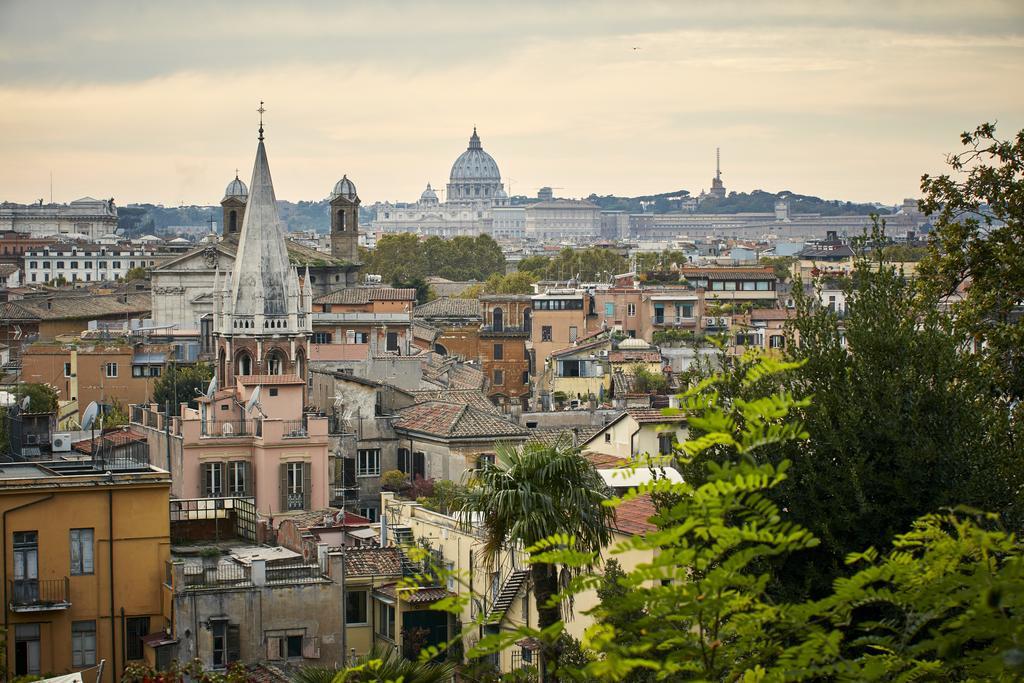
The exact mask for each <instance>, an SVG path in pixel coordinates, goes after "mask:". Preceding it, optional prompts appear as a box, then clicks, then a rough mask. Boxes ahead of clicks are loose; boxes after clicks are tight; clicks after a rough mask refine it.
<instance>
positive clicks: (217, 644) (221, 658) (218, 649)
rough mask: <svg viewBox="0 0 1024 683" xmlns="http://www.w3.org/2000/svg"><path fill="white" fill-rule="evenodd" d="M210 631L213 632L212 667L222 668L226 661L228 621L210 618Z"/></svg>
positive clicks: (225, 665)
mask: <svg viewBox="0 0 1024 683" xmlns="http://www.w3.org/2000/svg"><path fill="white" fill-rule="evenodd" d="M210 631H211V632H212V634H213V668H214V669H223V668H225V667H227V663H228V622H226V621H224V620H223V619H217V620H211V621H210Z"/></svg>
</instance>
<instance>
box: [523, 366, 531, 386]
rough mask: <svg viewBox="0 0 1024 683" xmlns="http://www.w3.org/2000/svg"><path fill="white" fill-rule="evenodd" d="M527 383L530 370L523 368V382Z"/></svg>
mask: <svg viewBox="0 0 1024 683" xmlns="http://www.w3.org/2000/svg"><path fill="white" fill-rule="evenodd" d="M529 383H530V371H529V370H523V384H524V385H526V384H529Z"/></svg>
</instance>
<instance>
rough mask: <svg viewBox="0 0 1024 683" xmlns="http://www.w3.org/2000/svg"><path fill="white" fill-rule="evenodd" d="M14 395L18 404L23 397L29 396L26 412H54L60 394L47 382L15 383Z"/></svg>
mask: <svg viewBox="0 0 1024 683" xmlns="http://www.w3.org/2000/svg"><path fill="white" fill-rule="evenodd" d="M14 397H15V399H16V401H17V403H18V405H19V406H20V405H21V402H22V401H23V400H25V397H28V398H29V404H28V409H27V412H30V413H54V412H56V411H57V400H58V399H59V398H60V395H59V394H58V393H57V390H56V389H54V388H53V387H51V386H50V385H49V384H32V383H27V384H19V385H17V387H16V388H15V390H14Z"/></svg>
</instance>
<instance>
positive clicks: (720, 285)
mask: <svg viewBox="0 0 1024 683" xmlns="http://www.w3.org/2000/svg"><path fill="white" fill-rule="evenodd" d="M723 289H725V283H724V282H722V281H720V280H715V281H714V282H712V283H711V291H713V292H720V291H722V290H723Z"/></svg>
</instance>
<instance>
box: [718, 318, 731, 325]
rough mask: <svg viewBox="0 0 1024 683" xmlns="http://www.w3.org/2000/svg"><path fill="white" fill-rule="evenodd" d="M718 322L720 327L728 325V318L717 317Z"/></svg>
mask: <svg viewBox="0 0 1024 683" xmlns="http://www.w3.org/2000/svg"><path fill="white" fill-rule="evenodd" d="M718 324H719V325H721V326H722V327H728V326H729V319H728V318H719V319H718Z"/></svg>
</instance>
